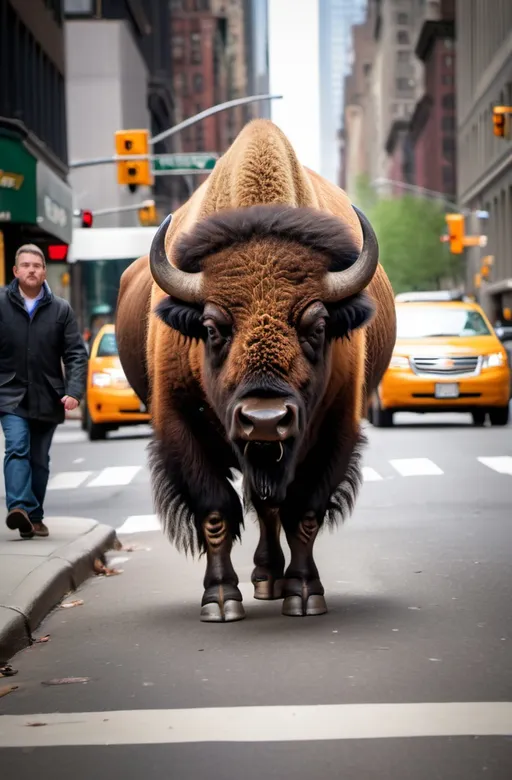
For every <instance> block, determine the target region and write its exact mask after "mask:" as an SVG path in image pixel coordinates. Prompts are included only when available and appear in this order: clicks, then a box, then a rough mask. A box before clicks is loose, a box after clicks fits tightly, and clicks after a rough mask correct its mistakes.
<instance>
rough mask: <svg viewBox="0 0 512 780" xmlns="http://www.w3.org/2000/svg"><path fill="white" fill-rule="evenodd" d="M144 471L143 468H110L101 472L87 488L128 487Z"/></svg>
mask: <svg viewBox="0 0 512 780" xmlns="http://www.w3.org/2000/svg"><path fill="white" fill-rule="evenodd" d="M141 469H142V466H109V467H108V468H106V469H103V471H100V473H99V474H98V476H97V477H95V478H94V479H92V480H91V481H90V482H89V483H88V485H87V487H88V488H91V487H112V486H114V485H128V483H129V482H131V481H132V479H133V478H134V476H135V475H136V474H137V473H138V472H139V471H140V470H141Z"/></svg>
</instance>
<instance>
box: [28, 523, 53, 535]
mask: <svg viewBox="0 0 512 780" xmlns="http://www.w3.org/2000/svg"><path fill="white" fill-rule="evenodd" d="M32 526H33V528H34V536H48V535H49V533H50V532H49V531H48V528H47V527H46V526H45V524H44V523H38V522H36V521H35V520H33V521H32Z"/></svg>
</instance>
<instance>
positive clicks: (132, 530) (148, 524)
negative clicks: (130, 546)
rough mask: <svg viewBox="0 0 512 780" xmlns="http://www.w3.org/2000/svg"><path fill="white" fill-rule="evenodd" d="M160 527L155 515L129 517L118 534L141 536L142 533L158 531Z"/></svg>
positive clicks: (118, 530)
mask: <svg viewBox="0 0 512 780" xmlns="http://www.w3.org/2000/svg"><path fill="white" fill-rule="evenodd" d="M161 528H162V526H161V525H160V521H159V520H158V517H157V516H156V515H130V517H127V518H126V520H125V521H124V523H123V524H122V526H121V527H120V528H118V529H117V533H118V534H141V533H143V532H144V531H160V530H161Z"/></svg>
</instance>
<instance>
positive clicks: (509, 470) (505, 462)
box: [478, 455, 512, 474]
mask: <svg viewBox="0 0 512 780" xmlns="http://www.w3.org/2000/svg"><path fill="white" fill-rule="evenodd" d="M478 460H479V461H480V463H483V465H484V466H487V467H488V468H490V469H493V470H494V471H497V472H498V474H512V457H511V456H510V455H502V456H501V457H493V458H478Z"/></svg>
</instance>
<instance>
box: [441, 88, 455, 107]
mask: <svg viewBox="0 0 512 780" xmlns="http://www.w3.org/2000/svg"><path fill="white" fill-rule="evenodd" d="M441 105H442V106H443V108H447V109H450V110H451V111H453V110H454V109H455V95H454V94H453V92H450V93H449V94H447V95H443V98H442V100H441Z"/></svg>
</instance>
